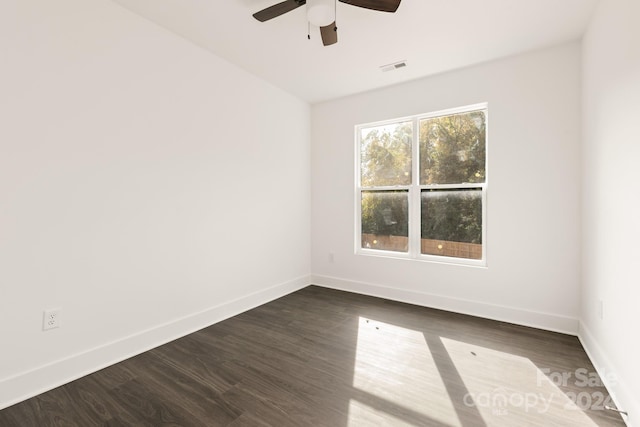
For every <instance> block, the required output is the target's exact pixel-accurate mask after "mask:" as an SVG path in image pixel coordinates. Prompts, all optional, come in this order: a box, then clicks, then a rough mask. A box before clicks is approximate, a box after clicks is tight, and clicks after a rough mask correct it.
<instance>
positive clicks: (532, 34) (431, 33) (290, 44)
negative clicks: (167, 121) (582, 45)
mask: <svg viewBox="0 0 640 427" xmlns="http://www.w3.org/2000/svg"><path fill="white" fill-rule="evenodd" d="M114 1H115V2H117V3H119V4H121V5H122V6H124V7H126V8H128V9H130V10H132V11H134V12H136V13H138V14H139V15H142V16H143V17H146V18H147V19H149V20H151V21H153V22H156V23H157V24H159V25H161V26H163V27H165V28H167V29H169V30H171V31H173V32H175V33H177V34H179V35H181V36H183V37H185V38H186V39H189V40H191V41H192V42H194V43H196V44H198V45H200V46H202V47H204V48H206V49H208V50H210V51H211V52H213V53H215V54H217V55H218V56H220V57H222V58H225V59H226V60H228V61H230V62H232V63H235V64H236V65H238V66H240V67H242V68H244V69H246V70H247V71H249V72H250V73H252V74H254V75H257V76H259V77H261V78H263V79H265V80H267V81H269V82H271V83H272V84H274V85H276V86H278V87H280V88H282V89H284V90H286V91H288V92H290V93H292V94H294V95H296V96H297V97H299V98H301V99H303V100H306V101H308V102H310V103H316V102H321V101H324V100H329V99H333V98H337V97H341V96H345V95H349V94H353V93H357V92H363V91H366V90H370V89H374V88H379V87H383V86H388V85H392V84H395V83H399V82H403V81H407V80H412V79H416V78H419V77H423V76H427V75H432V74H436V73H442V72H445V71H450V70H453V69H457V68H461V67H466V66H469V65H472V64H477V63H480V62H485V61H489V60H492V59H496V58H500V57H505V56H509V55H513V54H517V53H520V52H525V51H529V50H533V49H539V48H543V47H547V46H551V45H554V44H560V43H563V42H568V41H571V40H576V39H579V38H580V37H581V35H582V33H583V32H584V29H585V27H586V25H587V23H588V21H589V18H590V16H591V13H592V11H593V9H594V7H595V4H596V3H597V1H598V0H402V3H401V4H400V7H399V8H398V11H397V12H396V13H395V14H391V13H384V12H375V11H371V10H368V9H362V8H358V7H354V6H351V5H348V4H345V3H340V2H339V3H338V5H337V26H338V43H337V44H335V45H332V46H327V47H324V46H323V45H322V42H321V39H320V34H319V31H318V29H317V28H312V29H311V30H312V31H311V40H307V21H306V13H305V6H303V7H300V8H298V9H296V10H294V11H292V12H289V13H287V14H285V15H282V16H280V17H278V18H275V19H273V20H270V21H267V22H263V23H261V22H258V21H257V20H255V19H254V18H253V17H252V16H251V15H252V14H253V13H255V12H257V11H259V10H261V9H264V8H265V7H268V6H271V5H272V4H274V3H277V2H279V1H280V0H114ZM400 60H406V62H407V67H405V68H401V69H397V70H394V71H390V72H386V73H383V72H382V71H380V69H379V67H380V66H382V65H386V64H389V63H393V62H396V61H400ZM212 78H213V77H212Z"/></svg>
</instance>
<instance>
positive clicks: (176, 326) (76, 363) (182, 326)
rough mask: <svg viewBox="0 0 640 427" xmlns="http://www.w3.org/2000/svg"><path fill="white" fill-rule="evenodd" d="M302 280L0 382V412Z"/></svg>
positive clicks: (263, 300) (306, 280)
mask: <svg viewBox="0 0 640 427" xmlns="http://www.w3.org/2000/svg"><path fill="white" fill-rule="evenodd" d="M309 283H310V282H309V276H302V277H298V278H295V279H292V280H289V281H287V282H284V283H280V284H278V285H275V286H272V287H269V288H267V289H264V290H261V291H258V292H254V293H252V294H250V295H246V296H244V297H241V298H238V299H236V300H233V301H229V302H227V303H224V304H221V305H218V306H215V307H211V308H209V309H207V310H204V311H201V312H198V313H194V314H190V315H188V316H185V317H183V318H180V319H177V320H174V321H171V322H167V323H165V324H162V325H158V326H156V327H153V328H151V329H147V330H145V331H142V332H139V333H135V334H133V335H130V336H127V337H124V338H122V339H119V340H117V341H113V342H110V343H107V344H104V345H101V346H99V347H96V348H92V349H90V350H87V351H84V352H82V353H78V354H74V355H72V356H69V357H67V358H64V359H61V360H56V361H54V362H51V363H49V364H47V365H44V366H39V367H37V368H35V369H32V370H29V371H27V372H22V373H20V374H16V375H13V376H11V377H9V378H5V379H2V380H1V381H0V409H3V408H6V407H9V406H11V405H13V404H16V403H18V402H21V401H23V400H26V399H29V398H31V397H33V396H37V395H38V394H40V393H44V392H46V391H49V390H52V389H54V388H56V387H59V386H61V385H63V384H66V383H68V382H71V381H73V380H76V379H78V378H81V377H83V376H85V375H88V374H91V373H93V372H96V371H99V370H100V369H103V368H106V367H107V366H110V365H113V364H115V363H118V362H121V361H123V360H125V359H128V358H130V357H133V356H135V355H138V354H140V353H143V352H145V351H148V350H151V349H152V348H155V347H158V346H160V345H162V344H166V343H168V342H170V341H173V340H175V339H177V338H180V337H183V336H185V335H188V334H190V333H192V332H195V331H198V330H200V329H202V328H205V327H207V326H210V325H213V324H215V323H218V322H220V321H222V320H225V319H228V318H229V317H232V316H235V315H237V314H240V313H242V312H244V311H247V310H250V309H252V308H254V307H257V306H259V305H262V304H265V303H267V302H269V301H272V300H274V299H277V298H280V297H282V296H285V295H287V294H290V293H291V292H295V291H297V290H299V289H302V288H304V287H306V286H308V285H309Z"/></svg>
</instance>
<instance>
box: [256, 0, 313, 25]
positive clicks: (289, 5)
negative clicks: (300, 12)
mask: <svg viewBox="0 0 640 427" xmlns="http://www.w3.org/2000/svg"><path fill="white" fill-rule="evenodd" d="M306 3H307V0H286V1H283V2H281V3H278V4H274V5H273V6H270V7H268V8H266V9H262V10H261V11H260V12H256V13H254V14H253V17H254V18H256V19H257V20H258V21H260V22H264V21H268V20H269V19H273V18H277V17H278V16H280V15H284V14H285V13H287V12H291V11H292V10H294V9H297V8H299V7H300V6H302V5H304V4H306Z"/></svg>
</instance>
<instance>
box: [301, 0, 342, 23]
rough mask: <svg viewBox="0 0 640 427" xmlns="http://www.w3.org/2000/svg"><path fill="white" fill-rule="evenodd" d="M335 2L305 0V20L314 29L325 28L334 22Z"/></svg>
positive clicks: (330, 0) (332, 0) (331, 0)
mask: <svg viewBox="0 0 640 427" xmlns="http://www.w3.org/2000/svg"><path fill="white" fill-rule="evenodd" d="M334 2H335V0H307V20H308V21H309V22H310V23H311V24H313V25H315V26H316V27H326V26H327V25H329V24H331V23H332V22H334V21H335V20H336V14H335V12H336V9H335V3H334Z"/></svg>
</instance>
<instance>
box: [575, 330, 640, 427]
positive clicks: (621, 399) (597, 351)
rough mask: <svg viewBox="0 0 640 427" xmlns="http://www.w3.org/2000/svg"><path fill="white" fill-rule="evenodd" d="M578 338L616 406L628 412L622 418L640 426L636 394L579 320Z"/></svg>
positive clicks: (639, 408)
mask: <svg viewBox="0 0 640 427" xmlns="http://www.w3.org/2000/svg"><path fill="white" fill-rule="evenodd" d="M578 339H579V340H580V342H581V343H582V346H583V347H584V349H585V351H586V352H587V356H589V359H591V363H593V367H594V368H596V372H598V375H599V376H600V378H601V379H602V382H603V384H604V385H605V387H606V388H607V391H608V392H609V394H610V395H611V399H612V400H613V402H614V403H615V405H616V407H617V408H618V409H620V410H623V411H625V412H627V413H628V414H629V416H624V415H623V416H622V419H623V420H624V421H625V423H626V424H627V426H629V427H640V401H638V399H637V396H633V395H632V394H631V392H630V391H629V388H628V386H627V385H626V382H625V377H623V376H622V375H620V372H619V370H618V369H616V367H615V366H614V365H613V364H612V363H611V361H610V359H609V357H608V356H607V354H606V353H605V352H604V351H603V349H602V347H600V345H599V344H598V341H596V339H595V338H594V336H593V334H592V333H591V331H589V328H587V326H586V325H585V324H584V323H582V322H580V329H579V332H578Z"/></svg>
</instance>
